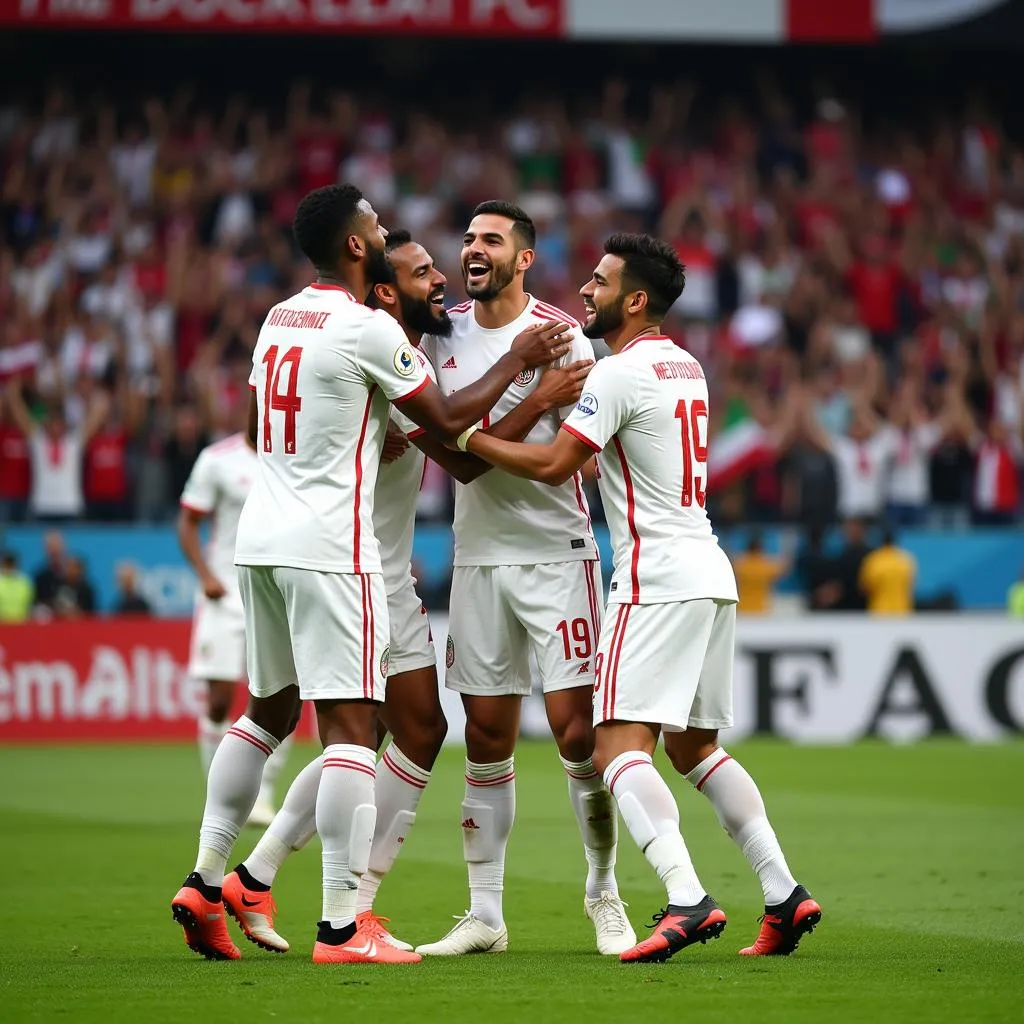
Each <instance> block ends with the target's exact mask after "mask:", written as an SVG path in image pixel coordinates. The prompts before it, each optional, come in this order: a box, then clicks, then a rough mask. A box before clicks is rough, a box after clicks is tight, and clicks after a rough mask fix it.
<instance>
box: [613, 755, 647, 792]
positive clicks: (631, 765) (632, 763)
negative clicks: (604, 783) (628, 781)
mask: <svg viewBox="0 0 1024 1024" xmlns="http://www.w3.org/2000/svg"><path fill="white" fill-rule="evenodd" d="M650 763H651V762H650V761H627V762H626V763H625V764H624V765H623V766H622V767H621V768H620V769H619V770H618V771H617V772H616V773H615V774H614V775H613V776H612V781H611V782H609V783H608V789H609V790H610V791H611V792H612V794H614V793H615V783H616V782H618V781H619V776H620V775H621V774H622V773H623V772H625V771H628V770H629V769H630V768H635V767H636V766H637V765H640V764H650Z"/></svg>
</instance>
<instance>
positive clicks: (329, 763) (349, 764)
mask: <svg viewBox="0 0 1024 1024" xmlns="http://www.w3.org/2000/svg"><path fill="white" fill-rule="evenodd" d="M323 766H324V768H346V769H348V770H349V771H353V772H362V773H363V774H364V775H369V776H370V778H371V779H375V778H377V773H376V771H375V770H374V769H373V768H371V767H369V765H365V764H360V763H359V762H358V761H347V760H345V759H344V758H341V757H331V758H326V757H325V758H324V765H323Z"/></svg>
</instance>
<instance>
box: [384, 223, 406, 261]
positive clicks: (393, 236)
mask: <svg viewBox="0 0 1024 1024" xmlns="http://www.w3.org/2000/svg"><path fill="white" fill-rule="evenodd" d="M411 241H412V235H411V234H410V233H409V232H408V231H406V230H405V229H404V228H395V230H394V231H389V232H388V237H387V241H386V242H385V243H384V252H385V253H386V254H387V255H388V256H390V255H391V254H392V253H393V252H394V251H395V250H396V249H401V248H402V246H403V245H408V244H409V243H410V242H411Z"/></svg>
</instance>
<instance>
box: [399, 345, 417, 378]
mask: <svg viewBox="0 0 1024 1024" xmlns="http://www.w3.org/2000/svg"><path fill="white" fill-rule="evenodd" d="M395 370H397V371H398V373H400V374H401V375H402V376H403V377H411V376H412V375H413V373H414V371H415V370H416V357H415V356H414V355H413V354H412V348H411V347H410V346H409V345H403V346H402V347H401V348H400V349H399V350H398V351H397V352H396V353H395Z"/></svg>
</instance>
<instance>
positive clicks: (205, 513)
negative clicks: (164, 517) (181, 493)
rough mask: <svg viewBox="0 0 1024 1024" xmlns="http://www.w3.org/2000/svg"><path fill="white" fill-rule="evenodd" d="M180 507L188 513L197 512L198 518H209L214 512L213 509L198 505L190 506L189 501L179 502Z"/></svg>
mask: <svg viewBox="0 0 1024 1024" xmlns="http://www.w3.org/2000/svg"><path fill="white" fill-rule="evenodd" d="M178 505H179V506H181V508H183V509H185V511H186V512H195V514H196V515H197V516H208V515H210V514H211V513H212V512H213V509H212V508H200V507H199V506H198V505H190V504H189V503H188V502H187V501H179V502H178Z"/></svg>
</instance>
